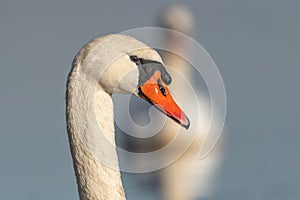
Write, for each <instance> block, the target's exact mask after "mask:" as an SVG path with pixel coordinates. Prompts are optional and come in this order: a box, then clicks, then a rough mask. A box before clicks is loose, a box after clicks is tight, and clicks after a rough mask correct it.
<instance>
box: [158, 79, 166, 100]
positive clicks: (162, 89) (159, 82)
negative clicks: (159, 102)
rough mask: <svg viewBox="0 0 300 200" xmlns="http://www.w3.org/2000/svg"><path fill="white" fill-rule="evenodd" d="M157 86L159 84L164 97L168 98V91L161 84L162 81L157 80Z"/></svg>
mask: <svg viewBox="0 0 300 200" xmlns="http://www.w3.org/2000/svg"><path fill="white" fill-rule="evenodd" d="M157 84H158V87H159V90H160V92H161V93H162V94H163V95H164V96H166V90H165V88H164V86H163V85H162V84H161V81H160V79H158V80H157Z"/></svg>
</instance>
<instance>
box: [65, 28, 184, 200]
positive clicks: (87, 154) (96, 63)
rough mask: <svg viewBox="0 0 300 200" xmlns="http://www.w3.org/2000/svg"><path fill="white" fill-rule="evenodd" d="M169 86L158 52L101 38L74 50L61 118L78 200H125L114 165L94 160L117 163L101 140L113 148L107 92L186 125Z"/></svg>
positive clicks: (129, 41) (122, 37)
mask: <svg viewBox="0 0 300 200" xmlns="http://www.w3.org/2000/svg"><path fill="white" fill-rule="evenodd" d="M170 82H171V76H170V75H169V73H168V72H167V71H166V69H165V67H164V66H163V62H162V59H161V58H160V56H159V54H158V53H157V52H156V51H155V50H153V49H151V48H150V47H148V46H147V45H145V44H143V43H142V42H140V41H138V40H136V39H134V38H132V37H129V36H125V35H118V34H117V35H107V36H103V37H100V38H97V39H94V40H92V41H91V42H89V43H88V44H86V45H85V46H84V47H83V48H82V49H81V50H80V51H79V53H78V54H77V55H76V57H75V59H74V61H73V66H72V69H71V72H70V73H69V77H68V81H67V91H66V120H67V132H68V137H69V143H70V149H71V154H72V158H73V165H74V169H75V174H76V178H77V185H78V192H79V196H80V199H81V200H104V199H105V200H106V199H113V200H120V199H125V194H124V189H123V186H122V182H121V178H120V171H119V169H118V166H115V167H117V169H113V168H111V167H110V166H107V165H106V164H105V163H102V162H101V161H100V160H99V159H97V156H95V155H100V156H101V158H103V159H107V160H111V161H112V162H115V163H118V158H117V154H116V150H115V148H114V149H113V151H112V152H111V151H109V149H107V148H106V147H107V146H105V142H106V141H104V140H107V141H108V142H109V143H110V144H113V145H115V138H114V123H113V121H114V119H113V103H112V97H111V95H112V93H126V94H129V93H131V94H135V95H137V96H140V97H141V98H143V99H145V100H146V101H148V102H149V103H151V104H154V105H156V107H157V108H158V109H159V110H161V111H162V112H163V113H165V114H166V115H167V116H169V117H170V118H172V119H173V120H174V121H176V122H177V123H178V124H180V125H182V126H183V127H185V128H188V127H189V123H190V122H189V119H188V118H187V117H186V115H185V114H184V113H183V112H182V111H181V109H180V108H179V107H178V106H177V104H176V103H175V101H174V100H173V98H172V97H171V95H170V93H169V90H168V88H167V85H168V84H170ZM101 135H102V136H104V137H99V136H101ZM87 147H88V148H87Z"/></svg>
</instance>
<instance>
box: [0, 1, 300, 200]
mask: <svg viewBox="0 0 300 200" xmlns="http://www.w3.org/2000/svg"><path fill="white" fill-rule="evenodd" d="M178 2H181V3H182V4H183V5H185V6H186V7H187V8H189V10H190V11H191V12H192V13H193V16H194V20H195V21H194V23H195V30H194V33H193V38H194V39H196V40H197V41H198V42H199V43H200V44H202V45H203V46H204V48H205V49H206V50H207V51H208V52H209V54H210V55H211V56H212V57H213V59H214V61H215V62H216V64H217V65H218V67H219V70H220V72H221V74H222V76H223V80H224V83H225V87H226V93H227V100H228V108H227V110H228V112H227V119H226V132H224V134H223V135H222V143H223V145H222V149H221V150H222V154H223V156H222V161H221V162H220V164H219V165H220V166H219V170H218V172H217V174H216V180H215V189H214V193H213V195H212V196H210V197H205V198H202V199H236V200H239V199H262V200H265V199H272V200H273V199H293V200H298V199H299V198H300V174H299V169H300V159H299V156H298V153H299V152H300V145H299V141H300V134H299V127H298V126H299V124H300V116H299V115H300V106H299V102H300V93H299V85H300V79H299V74H300V62H299V53H300V39H299V35H300V25H299V19H300V13H299V11H298V10H299V7H300V2H297V1H293V0H287V1H279V0H253V1H243V2H242V1H238V0H235V1H233V0H226V1H221V0H219V1H217V0H210V1H197V0H194V1H178ZM171 4H173V1H164V2H162V1H157V0H153V1H145V2H141V1H137V0H136V1H133V0H129V1H106V2H105V1H103V2H102V1H86V2H84V1H67V0H60V1H58V0H52V1H38V0H27V1H21V0H19V1H17V0H2V1H1V2H0V60H1V68H0V95H1V97H0V102H1V106H0V130H1V132H0V158H1V160H0V195H1V199H28V200H35V199H37V200H39V199H43V200H47V199H78V195H77V187H76V181H75V176H74V172H73V167H72V161H71V156H70V152H69V145H68V141H67V135H66V131H65V116H64V102H65V101H64V92H65V82H66V77H67V74H68V72H69V70H70V65H71V62H72V59H73V57H74V55H75V54H76V52H77V51H78V50H79V48H80V47H81V46H82V45H83V44H84V43H86V42H87V41H89V40H90V39H91V38H94V37H97V36H101V35H105V34H107V33H118V32H121V31H124V30H128V29H130V28H135V27H144V26H157V21H158V18H159V15H160V13H161V12H162V11H163V9H164V8H166V7H168V6H169V5H171ZM127 178H129V177H127V176H124V177H123V181H124V182H126V183H127V184H125V190H126V192H127V193H128V195H129V196H128V199H141V198H142V197H143V195H145V193H143V191H142V190H141V191H139V190H137V191H132V190H134V189H133V187H130V185H128V183H130V181H131V180H127ZM147 198H148V199H151V197H147ZM153 199H155V194H153Z"/></svg>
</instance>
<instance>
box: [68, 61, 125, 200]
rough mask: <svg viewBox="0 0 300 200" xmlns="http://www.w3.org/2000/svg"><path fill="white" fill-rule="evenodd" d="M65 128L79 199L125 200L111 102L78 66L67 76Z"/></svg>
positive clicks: (108, 95) (108, 96) (109, 97)
mask: <svg viewBox="0 0 300 200" xmlns="http://www.w3.org/2000/svg"><path fill="white" fill-rule="evenodd" d="M66 101H67V108H66V116H67V129H68V137H69V143H70V149H71V154H72V158H73V166H74V170H75V175H76V179H77V185H78V192H79V196H80V200H100V199H101V200H103V199H115V200H120V199H125V194H124V189H123V186H122V182H121V176H120V170H119V167H118V158H117V153H116V149H115V146H116V145H115V134H114V122H113V103H112V98H111V95H110V94H108V93H106V92H105V91H104V90H103V89H102V87H101V86H100V85H99V84H98V81H96V80H95V81H93V80H91V79H90V77H88V75H87V74H85V73H82V71H81V70H80V68H79V67H74V68H73V70H72V72H71V73H70V75H69V79H68V84H67V92H66Z"/></svg>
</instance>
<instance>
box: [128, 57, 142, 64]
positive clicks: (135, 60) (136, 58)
mask: <svg viewBox="0 0 300 200" xmlns="http://www.w3.org/2000/svg"><path fill="white" fill-rule="evenodd" d="M130 60H131V61H132V62H134V63H135V64H137V65H140V64H141V60H140V59H139V58H138V57H137V56H130Z"/></svg>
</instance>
